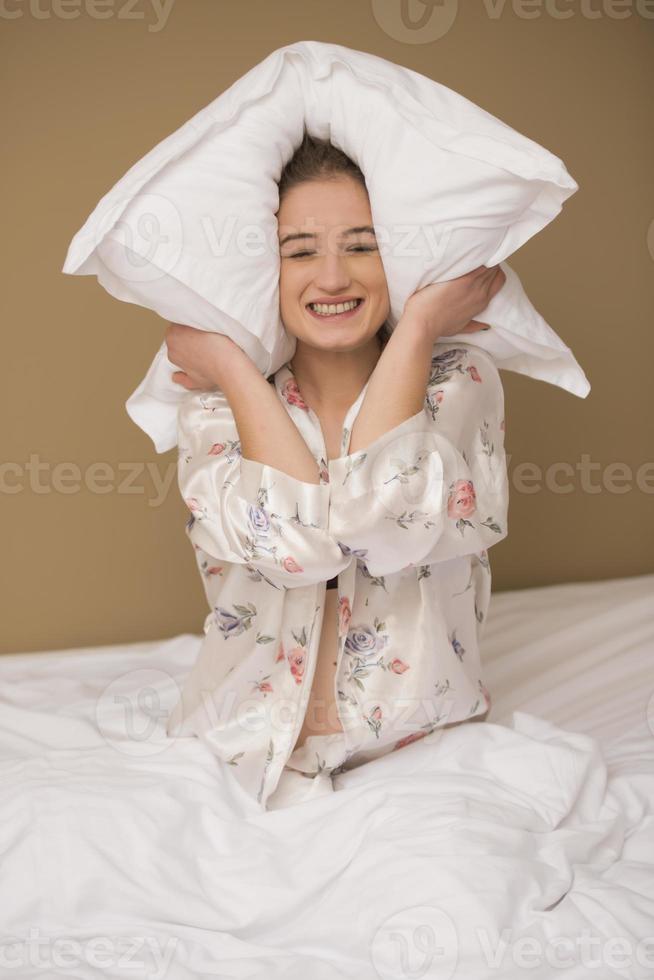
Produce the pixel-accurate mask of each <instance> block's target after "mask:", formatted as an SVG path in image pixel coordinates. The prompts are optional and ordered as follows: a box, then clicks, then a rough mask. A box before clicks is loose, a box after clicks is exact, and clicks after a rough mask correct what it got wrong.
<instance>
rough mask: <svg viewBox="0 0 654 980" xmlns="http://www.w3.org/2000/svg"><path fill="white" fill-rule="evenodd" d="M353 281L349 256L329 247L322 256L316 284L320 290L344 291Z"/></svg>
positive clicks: (325, 291)
mask: <svg viewBox="0 0 654 980" xmlns="http://www.w3.org/2000/svg"><path fill="white" fill-rule="evenodd" d="M351 281H352V276H351V275H350V270H349V267H348V261H347V257H346V256H345V255H340V254H339V253H338V251H333V250H332V251H330V250H329V249H327V250H326V252H325V253H324V254H323V255H322V256H321V257H320V264H319V268H318V271H317V273H316V276H315V284H316V287H317V288H318V290H319V291H320V292H324V293H344V292H346V291H347V287H348V285H349V283H350V282H351Z"/></svg>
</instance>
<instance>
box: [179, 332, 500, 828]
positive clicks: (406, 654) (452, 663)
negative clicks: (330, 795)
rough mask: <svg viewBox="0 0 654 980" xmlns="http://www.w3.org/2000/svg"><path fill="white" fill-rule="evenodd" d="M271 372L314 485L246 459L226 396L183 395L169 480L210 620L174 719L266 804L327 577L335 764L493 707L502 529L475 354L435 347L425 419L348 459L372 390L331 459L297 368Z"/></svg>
mask: <svg viewBox="0 0 654 980" xmlns="http://www.w3.org/2000/svg"><path fill="white" fill-rule="evenodd" d="M268 380H269V382H270V383H272V384H274V385H275V388H276V391H277V393H278V395H279V398H280V399H281V401H282V404H283V405H284V407H285V409H286V411H287V412H288V413H289V415H290V416H291V418H292V420H293V421H294V423H295V424H296V426H297V428H298V429H299V430H300V432H301V434H302V436H303V438H304V439H305V441H306V443H307V445H308V446H309V449H310V450H311V452H312V455H313V456H314V458H315V460H316V465H317V467H318V473H319V479H320V482H319V483H316V484H313V483H305V482H303V481H301V480H297V479H295V478H293V477H291V476H289V475H288V474H286V473H284V472H282V471H281V470H278V469H276V468H275V467H273V466H269V465H266V464H263V463H259V462H256V461H254V460H250V459H247V458H244V457H243V456H242V455H241V452H240V443H239V437H238V431H237V428H236V424H235V421H234V417H233V414H232V412H231V409H230V407H229V404H228V402H227V399H226V398H225V396H224V394H223V393H222V392H221V391H213V392H205V393H199V392H190V393H189V395H188V397H187V398H185V399H184V401H183V402H182V404H181V406H180V410H179V416H178V420H179V421H178V436H179V461H178V482H179V487H180V490H181V493H182V496H183V498H184V500H185V502H186V504H187V506H188V507H189V509H190V511H191V517H190V519H189V521H188V523H187V525H186V533H187V535H188V537H189V538H190V540H191V542H192V544H193V546H194V549H195V555H196V560H197V565H198V569H199V571H200V574H201V576H202V581H203V585H204V590H205V594H206V598H207V601H208V604H209V607H210V610H211V611H210V613H209V615H208V616H207V618H206V621H205V624H204V633H205V636H204V639H203V642H202V646H201V649H200V653H199V655H198V658H197V661H196V662H195V664H194V666H193V668H192V670H191V672H190V674H189V676H188V677H187V678H186V680H185V683H184V686H183V690H182V694H181V697H180V700H179V702H178V704H177V705H176V707H175V709H174V711H173V713H172V715H171V717H170V720H169V722H168V733H169V734H170V735H189V736H197V737H200V738H201V739H202V740H203V741H204V742H205V743H206V744H207V745H208V746H209V747H210V748H211V749H212V751H213V752H214V753H215V754H216V755H217V756H218V757H220V759H222V760H223V761H224V762H225V763H226V764H228V765H230V766H232V767H233V772H234V775H235V777H236V779H237V780H238V782H239V783H240V785H241V786H242V787H243V788H244V789H245V791H246V792H247V793H249V794H250V795H251V796H252V797H253V798H254V799H256V800H257V801H258V802H259V803H260V804H261V806H262V808H263V809H264V810H265V809H266V800H267V799H268V797H269V796H270V795H271V793H272V792H273V791H274V789H275V787H276V786H277V784H278V782H279V779H280V776H281V773H282V770H283V769H284V766H285V764H286V762H287V761H288V760H289V758H290V756H291V755H292V753H293V749H294V746H295V741H296V739H297V737H298V735H299V732H300V729H301V727H302V723H303V720H304V716H305V713H306V708H307V704H308V701H309V695H310V692H311V685H312V681H313V675H314V671H315V667H316V658H317V652H318V645H319V641H320V633H321V625H322V616H323V611H324V600H325V591H326V590H325V582H326V581H327V579H329V578H331V577H332V576H335V575H336V576H338V617H339V619H338V636H339V639H338V652H337V667H336V677H335V695H336V704H337V709H338V716H339V720H340V722H341V724H342V726H343V733H344V739H343V743H344V746H345V749H344V757H343V759H342V766H341V769H349V768H352V767H353V766H356V765H360V764H361V763H363V762H366V761H369V760H371V759H374V758H376V757H378V756H380V755H384V754H386V753H387V752H392V751H394V750H397V749H400V748H401V747H403V746H404V745H407V744H408V743H409V742H412V741H414V740H415V739H417V738H421V737H423V736H424V735H427V734H428V733H429V732H431V731H433V730H434V729H435V728H438V727H442V726H445V725H450V724H454V723H457V722H462V721H465V720H466V719H471V718H473V717H476V716H480V715H484V714H485V713H487V711H488V708H489V707H490V695H489V693H488V691H487V690H486V688H485V686H484V683H483V679H482V669H481V662H480V650H479V641H480V636H481V631H482V627H483V623H484V619H485V616H486V613H487V610H488V606H489V602H490V585H491V571H490V564H489V560H488V549H489V548H490V547H491V546H492V545H493V544H496V543H497V542H498V541H501V540H502V538H504V537H506V534H507V513H508V496H509V495H508V476H507V468H506V457H505V453H504V392H503V388H502V382H501V380H500V376H499V372H498V369H497V367H496V366H495V363H494V361H493V360H492V359H491V357H490V356H489V355H488V354H486V353H485V352H484V351H482V350H481V349H480V348H478V347H475V346H474V345H473V344H468V343H462V342H460V341H457V342H456V343H454V342H449V343H446V342H444V341H438V342H437V343H436V344H435V345H434V351H433V354H432V362H431V372H430V377H429V380H428V384H427V389H426V393H425V400H424V405H423V407H422V408H421V409H420V411H419V412H417V413H416V414H415V415H414V416H412V417H411V418H408V419H406V420H405V421H403V422H401V423H400V424H399V425H397V426H395V427H394V428H393V429H391V430H390V431H388V432H386V433H384V434H383V435H381V436H379V437H378V438H377V439H375V440H374V442H372V443H371V444H370V445H369V446H367V447H366V448H365V449H363V450H360V451H357V452H355V453H353V454H349V453H348V448H349V443H350V432H351V430H352V426H353V424H354V421H355V419H356V416H357V413H358V411H359V409H360V407H361V403H362V402H363V399H364V396H365V393H366V389H367V387H368V383H366V385H365V386H364V388H363V389H362V391H361V392H360V394H359V396H358V398H357V399H356V401H355V402H354V404H353V405H352V406H351V407H350V409H349V411H348V413H347V415H346V418H345V420H344V427H343V433H342V442H341V455H340V456H339V457H338V458H337V459H332V460H328V459H327V453H326V449H325V444H324V440H323V435H322V430H321V427H320V422H319V420H318V417H317V416H316V415H315V413H314V412H313V411H312V410H311V409H310V408H309V406H308V405H307V404H306V403H305V402H304V401H303V399H302V394H301V392H300V390H299V388H298V385H297V382H296V380H295V378H294V375H293V373H292V371H291V368H290V365H289V364H288V363H287V364H285V365H283V367H281V368H280V369H279V370H278V371H277V372H276V373H275V374H274V375H273V376H271V378H269V379H268ZM322 768H324V761H323V760H321V759H320V756H319V753H317V758H316V773H317V772H319V771H321V769H322Z"/></svg>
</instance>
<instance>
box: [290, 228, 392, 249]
mask: <svg viewBox="0 0 654 980" xmlns="http://www.w3.org/2000/svg"><path fill="white" fill-rule="evenodd" d="M363 233H367V234H369V235H374V234H375V229H374V228H373V227H372V225H359V227H358V228H348V229H347V231H344V232H343V234H342V235H339V238H346V237H347V236H348V235H360V234H363ZM298 238H302V239H305V238H317V235H316V234H315V233H314V232H309V231H300V232H298V233H297V234H296V235H284V237H283V238H282V240H281V241H280V243H279V247H280V248H281V247H282V245H286V242H292V241H295V240H296V239H298Z"/></svg>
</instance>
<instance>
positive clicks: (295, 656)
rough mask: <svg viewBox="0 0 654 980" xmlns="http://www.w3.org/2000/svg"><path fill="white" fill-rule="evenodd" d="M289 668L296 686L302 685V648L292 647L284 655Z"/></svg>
mask: <svg viewBox="0 0 654 980" xmlns="http://www.w3.org/2000/svg"><path fill="white" fill-rule="evenodd" d="M286 656H287V659H288V662H289V665H290V668H291V674H292V675H293V677H294V678H295V683H296V684H301V683H302V678H303V677H304V647H293V649H292V650H289V651H288V653H287V654H286Z"/></svg>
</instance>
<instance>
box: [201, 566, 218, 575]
mask: <svg viewBox="0 0 654 980" xmlns="http://www.w3.org/2000/svg"><path fill="white" fill-rule="evenodd" d="M222 570H223V566H222V565H209V566H208V567H207V568H205V569H204V574H205V575H220V574H221V573H222Z"/></svg>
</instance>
